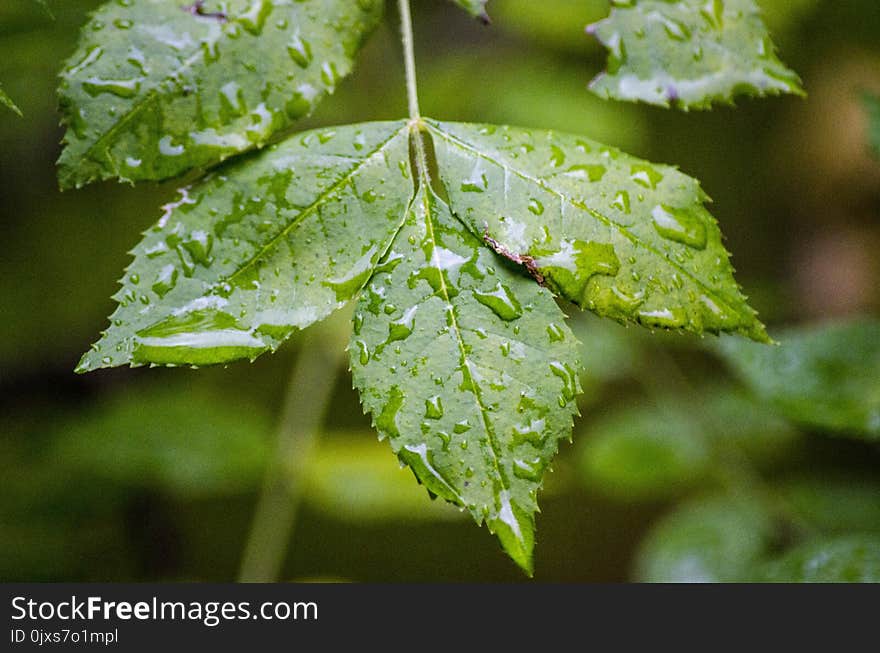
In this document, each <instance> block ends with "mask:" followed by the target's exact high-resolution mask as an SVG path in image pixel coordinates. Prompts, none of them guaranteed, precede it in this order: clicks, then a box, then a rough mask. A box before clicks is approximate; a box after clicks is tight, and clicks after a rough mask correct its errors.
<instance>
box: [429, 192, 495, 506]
mask: <svg viewBox="0 0 880 653" xmlns="http://www.w3.org/2000/svg"><path fill="white" fill-rule="evenodd" d="M422 183H423V184H425V188H424V191H423V192H424V193H425V200H424V206H425V226H426V230H427V236H428V238H429V239H430V241H431V244H432V246H433V247H432V250H431V255H432V256H433V255H434V252H435V251H436V249H437V247H438V243H437V239H436V236H435V235H434V221H433V219H432V215H433V213H432V212H433V209H434V205H435V202H436V201H438V199H437V198H434V202H432V201H431V200H432V197H431V196H432V194H433V191H432V190H431V187H430V184H429V183H428V181H427V180H426V179H424V177H423V178H422ZM440 291H441V293H442V295H443V299H444V300H445V301H446V305H447V306H448V307H449V308H450V309H451V311H452V316H451V319H452V326H451V328H452V331H453V332H454V333H455V342H456V345H457V347H458V352H459V363H460V365H461V366H462V367H464V368H467V375H468V377H469V378H470V386H471V390H472V391H473V395H474V401H475V403H476V405H477V410H478V412H479V413H480V419H481V420H482V422H483V428H484V429H485V431H486V436H487V437H488V439H489V451H490V453H491V454H492V466H493V467H494V468H495V472H496V474H495V478H494V479H493V483H492V485H493V486H494V487H495V488H496V492H497V488H498V484H499V483H500V485H501V488H502V489H504V490H509V489H510V487H509V483H508V482H507V476H506V474H504V471H503V470H502V469H501V463H500V456H501V454H500V451H499V445H498V442H497V441H496V440H497V438H496V435H495V430H494V429H493V428H492V424H491V422H490V420H489V411H488V410H487V409H486V407H485V406H484V405H483V398H482V396H481V394H480V388H479V386H478V385H477V382H476V379H474V376H473V374H472V372H471V370H470V363H471V361H470V358H469V357H468V355H467V351H466V348H465V344H464V336H463V335H462V332H461V327H460V326H459V324H458V318H457V317H456V315H455V307H454V306H453V304H452V299H451V297H450V294H449V289H448V288H447V287H446V279H445V277H444V276H443V272H442V270H441V271H440ZM496 479H497V480H496ZM496 499H497V497H496ZM493 508H495V509H496V510H497V509H498V506H497V505H495V506H493Z"/></svg>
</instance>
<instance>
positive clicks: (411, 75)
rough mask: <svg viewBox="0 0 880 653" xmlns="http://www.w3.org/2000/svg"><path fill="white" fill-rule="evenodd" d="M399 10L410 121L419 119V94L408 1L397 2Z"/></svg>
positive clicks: (399, 0) (400, 0) (398, 0)
mask: <svg viewBox="0 0 880 653" xmlns="http://www.w3.org/2000/svg"><path fill="white" fill-rule="evenodd" d="M397 6H398V7H399V9H400V37H401V41H402V42H403V62H404V66H405V67H406V94H407V99H408V100H409V117H410V118H411V119H412V120H418V119H419V118H421V114H420V113H419V93H418V87H417V86H416V57H415V53H414V51H413V28H412V16H411V14H410V10H409V0H397Z"/></svg>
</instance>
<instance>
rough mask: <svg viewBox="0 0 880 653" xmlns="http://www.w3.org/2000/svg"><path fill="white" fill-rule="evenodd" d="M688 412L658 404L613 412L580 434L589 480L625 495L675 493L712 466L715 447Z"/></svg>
mask: <svg viewBox="0 0 880 653" xmlns="http://www.w3.org/2000/svg"><path fill="white" fill-rule="evenodd" d="M698 428H699V427H698V425H696V424H694V422H693V420H691V419H690V417H689V416H688V415H687V414H686V413H682V412H679V411H676V410H672V411H664V410H663V409H662V408H660V407H658V406H650V405H644V406H636V407H630V408H626V409H623V410H617V411H615V412H612V413H611V414H610V415H608V416H607V417H606V418H604V419H602V420H599V421H598V422H596V423H594V424H593V425H591V427H590V428H589V429H588V430H587V432H586V433H582V434H580V436H579V437H580V438H581V440H582V441H583V442H585V443H586V444H585V446H584V447H583V451H582V458H581V462H582V467H583V471H584V474H585V475H586V478H587V480H588V482H589V483H590V484H591V485H595V486H598V487H599V488H600V489H601V490H602V491H603V492H607V493H609V494H612V495H615V496H618V497H621V498H625V499H664V498H667V497H670V496H677V495H680V494H682V493H683V492H685V491H686V490H688V489H689V488H690V487H691V486H692V485H693V484H694V483H696V482H697V481H699V480H700V479H701V478H703V477H704V476H705V475H706V474H707V473H708V471H709V470H710V468H711V451H710V449H709V447H708V446H707V445H706V443H705V442H704V440H703V438H702V437H701V435H700V432H699V430H698Z"/></svg>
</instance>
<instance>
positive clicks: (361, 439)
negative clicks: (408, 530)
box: [303, 430, 463, 522]
mask: <svg viewBox="0 0 880 653" xmlns="http://www.w3.org/2000/svg"><path fill="white" fill-rule="evenodd" d="M305 474H306V476H305V479H304V480H303V494H304V497H305V500H306V501H307V502H309V503H310V504H312V505H313V506H314V507H316V508H318V509H320V510H322V511H326V512H327V513H329V514H330V515H333V516H334V517H338V518H341V519H345V520H350V521H354V522H369V521H383V520H423V519H458V518H461V517H462V516H463V513H462V512H461V511H460V509H457V508H455V507H454V506H452V505H450V504H448V503H446V502H445V501H432V500H431V499H430V498H429V497H428V494H427V493H426V492H425V491H424V489H423V488H421V487H419V486H418V485H417V484H415V483H413V479H412V473H411V472H410V471H409V470H406V469H402V468H401V466H400V464H399V463H398V462H397V461H396V460H395V459H394V457H393V456H389V455H388V450H387V446H386V445H384V444H381V443H380V442H378V441H377V440H376V433H375V431H369V430H367V431H358V432H345V433H328V434H324V435H322V436H321V440H320V441H319V443H318V446H317V448H316V450H315V451H314V452H313V454H312V455H311V457H310V458H309V461H308V464H307V465H306V470H305Z"/></svg>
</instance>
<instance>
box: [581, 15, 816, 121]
mask: <svg viewBox="0 0 880 653" xmlns="http://www.w3.org/2000/svg"><path fill="white" fill-rule="evenodd" d="M612 5H613V8H612V10H611V15H610V16H609V17H608V18H606V19H605V20H602V21H599V22H598V23H594V24H593V25H591V26H590V27H589V31H590V32H591V33H593V34H595V35H596V37H597V38H598V39H599V40H600V41H601V42H602V44H603V45H605V47H606V48H607V49H608V51H609V58H608V69H607V71H606V72H605V73H603V74H601V75H599V76H598V77H596V78H595V79H594V80H593V81H592V82H591V84H590V89H591V90H592V91H593V92H594V93H597V94H598V95H600V96H602V97H606V98H612V99H616V100H627V101H641V102H647V103H649V104H655V105H659V106H664V107H669V106H673V107H676V108H680V109H685V110H687V109H708V108H709V107H710V106H711V105H712V104H713V103H716V102H723V103H728V104H729V103H732V102H733V99H734V97H736V96H737V95H753V96H764V95H778V94H780V93H791V94H795V95H803V90H802V88H801V84H800V79H799V78H798V76H797V75H796V74H795V73H794V72H792V71H791V70H789V69H788V68H786V67H785V66H784V65H783V64H782V62H781V61H779V59H778V58H777V56H776V53H775V46H774V45H773V42H772V41H771V40H770V35H769V33H768V32H767V28H766V26H765V25H764V23H763V21H762V20H761V16H760V14H759V10H758V7H757V5H756V4H755V2H754V0H709V1H708V2H707V1H706V0H679V2H668V1H666V0H615V1H614V2H612Z"/></svg>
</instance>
